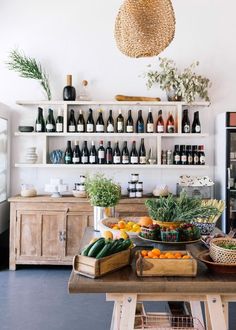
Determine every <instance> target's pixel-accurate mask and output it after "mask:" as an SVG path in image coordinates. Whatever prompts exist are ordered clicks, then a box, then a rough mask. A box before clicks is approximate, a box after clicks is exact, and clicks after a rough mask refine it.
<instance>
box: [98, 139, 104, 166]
mask: <svg viewBox="0 0 236 330" xmlns="http://www.w3.org/2000/svg"><path fill="white" fill-rule="evenodd" d="M105 163H106V158H105V148H104V147H103V141H100V145H99V148H98V164H105Z"/></svg>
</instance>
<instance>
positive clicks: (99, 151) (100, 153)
mask: <svg viewBox="0 0 236 330" xmlns="http://www.w3.org/2000/svg"><path fill="white" fill-rule="evenodd" d="M98 158H99V159H104V158H105V152H104V150H98Z"/></svg>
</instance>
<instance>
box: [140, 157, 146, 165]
mask: <svg viewBox="0 0 236 330" xmlns="http://www.w3.org/2000/svg"><path fill="white" fill-rule="evenodd" d="M139 163H140V164H146V163H147V160H146V157H145V156H140V157H139Z"/></svg>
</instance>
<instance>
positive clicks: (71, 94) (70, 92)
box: [63, 74, 76, 101]
mask: <svg viewBox="0 0 236 330" xmlns="http://www.w3.org/2000/svg"><path fill="white" fill-rule="evenodd" d="M66 81H67V84H66V86H65V87H64V89H63V100H64V101H75V99H76V91H75V88H74V87H73V86H72V75H71V74H68V75H67V76H66Z"/></svg>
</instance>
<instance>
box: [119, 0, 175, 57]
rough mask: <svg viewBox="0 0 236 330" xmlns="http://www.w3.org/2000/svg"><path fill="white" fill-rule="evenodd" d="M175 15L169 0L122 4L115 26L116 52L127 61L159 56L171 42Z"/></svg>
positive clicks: (130, 1) (145, 0) (130, 0)
mask: <svg viewBox="0 0 236 330" xmlns="http://www.w3.org/2000/svg"><path fill="white" fill-rule="evenodd" d="M174 34H175V15H174V10H173V7H172V3H171V0H125V1H124V3H123V4H122V6H121V7H120V10H119V13H118V16H117V18H116V24H115V39H116V43H117V47H118V48H119V50H120V51H121V52H122V53H123V54H125V55H127V56H129V57H136V58H137V57H152V56H156V55H158V54H160V53H161V52H162V51H163V50H164V49H165V48H166V47H167V46H168V45H169V44H170V43H171V41H172V40H173V38H174Z"/></svg>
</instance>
